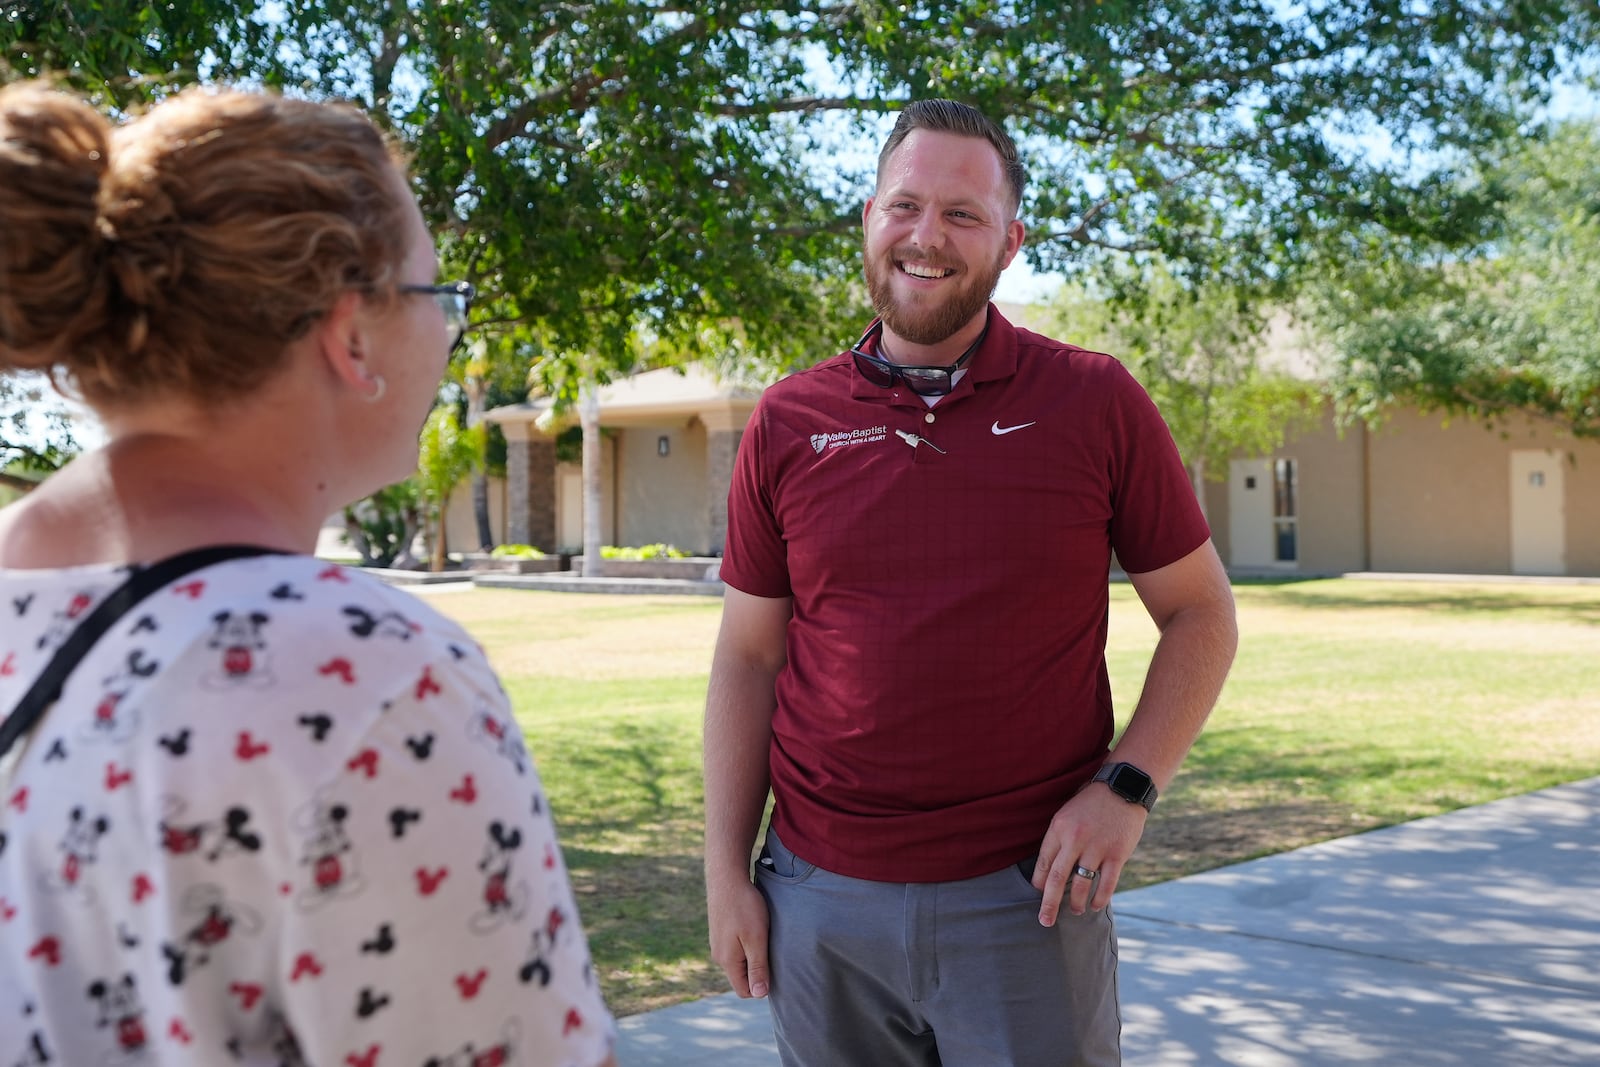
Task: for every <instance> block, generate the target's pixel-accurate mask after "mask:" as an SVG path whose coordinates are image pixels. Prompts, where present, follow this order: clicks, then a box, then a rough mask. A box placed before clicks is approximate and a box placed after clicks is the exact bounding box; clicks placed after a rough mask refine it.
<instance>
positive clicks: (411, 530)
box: [344, 478, 422, 570]
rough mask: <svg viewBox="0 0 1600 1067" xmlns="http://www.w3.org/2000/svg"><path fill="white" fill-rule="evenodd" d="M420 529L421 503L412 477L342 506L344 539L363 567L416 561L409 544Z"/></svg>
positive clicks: (405, 567) (400, 565) (406, 564)
mask: <svg viewBox="0 0 1600 1067" xmlns="http://www.w3.org/2000/svg"><path fill="white" fill-rule="evenodd" d="M421 529H422V504H421V498H420V496H419V495H418V492H417V481H416V479H415V478H407V479H406V480H405V481H403V482H396V483H395V484H394V485H390V486H386V487H384V488H383V489H380V490H378V491H377V492H376V493H373V494H372V495H371V496H368V497H364V498H363V499H361V500H357V501H355V502H353V503H351V504H348V505H346V506H345V508H344V530H345V540H346V541H348V542H349V543H350V546H351V547H352V548H354V549H355V550H356V552H357V553H358V554H360V556H361V565H362V566H363V567H397V568H400V569H403V570H409V569H411V568H412V567H414V566H415V565H416V560H415V559H414V558H413V557H412V555H411V545H412V543H413V542H415V541H416V539H417V533H418V532H419V531H420V530H421Z"/></svg>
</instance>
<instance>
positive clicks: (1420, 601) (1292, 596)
mask: <svg viewBox="0 0 1600 1067" xmlns="http://www.w3.org/2000/svg"><path fill="white" fill-rule="evenodd" d="M1234 584H1235V586H1251V585H1274V586H1276V585H1279V584H1287V583H1279V582H1276V581H1264V582H1255V581H1250V582H1235V583H1234ZM1336 588H1338V587H1337V586H1336V585H1333V584H1324V585H1323V586H1322V587H1321V588H1318V589H1274V590H1273V595H1272V599H1271V604H1272V605H1274V606H1282V607H1296V608H1328V609H1337V610H1341V611H1352V612H1360V611H1383V610H1393V609H1402V610H1416V611H1428V612H1440V613H1444V614H1448V615H1475V614H1485V613H1490V614H1504V615H1506V616H1508V617H1510V618H1513V619H1514V618H1516V617H1519V616H1522V617H1528V618H1536V619H1539V620H1540V621H1546V622H1558V623H1571V624H1576V625H1580V626H1600V595H1596V596H1592V597H1581V598H1574V599H1572V600H1565V599H1555V598H1549V599H1546V598H1540V597H1536V596H1529V595H1528V593H1526V592H1524V591H1521V590H1519V589H1516V588H1507V589H1506V590H1505V591H1504V592H1498V591H1489V590H1484V589H1482V588H1475V589H1474V590H1473V592H1471V593H1461V592H1456V593H1451V592H1449V591H1448V587H1444V588H1438V589H1435V588H1430V587H1426V586H1419V587H1403V586H1399V585H1396V586H1395V587H1393V588H1392V589H1385V590H1384V591H1383V592H1382V593H1376V594H1370V595H1359V594H1341V593H1336V592H1334V591H1333V590H1334V589H1336Z"/></svg>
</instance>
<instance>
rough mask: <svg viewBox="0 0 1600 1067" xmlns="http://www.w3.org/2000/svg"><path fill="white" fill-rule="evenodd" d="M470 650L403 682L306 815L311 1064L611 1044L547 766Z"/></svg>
mask: <svg viewBox="0 0 1600 1067" xmlns="http://www.w3.org/2000/svg"><path fill="white" fill-rule="evenodd" d="M463 655H466V653H464V652H463V650H461V649H459V648H454V647H453V648H451V649H450V650H449V651H446V652H444V653H443V658H442V660H440V659H435V660H433V661H423V662H418V663H416V665H415V668H414V673H403V674H402V675H401V676H400V677H398V678H396V679H394V684H395V686H396V688H395V690H394V692H393V693H392V695H391V696H390V697H389V698H388V699H387V700H386V701H385V703H384V705H383V711H382V713H381V715H380V717H378V718H377V719H376V720H375V722H374V723H373V725H372V726H371V728H370V729H368V730H366V731H365V732H364V733H363V734H362V735H361V736H360V737H359V738H358V739H356V740H355V741H354V742H352V743H350V744H349V745H348V746H347V749H346V751H347V753H348V754H347V755H346V756H345V759H344V764H343V770H342V772H340V773H338V774H336V775H335V776H334V777H333V779H332V780H331V781H328V782H327V783H326V784H325V785H323V786H322V787H321V788H320V789H319V790H317V791H316V794H315V795H314V796H313V797H311V798H309V800H308V801H307V803H306V804H305V806H304V807H303V808H302V809H301V811H300V812H298V813H297V815H296V816H295V819H294V826H295V835H296V838H297V840H296V844H295V846H294V848H295V852H296V855H294V856H293V857H291V861H292V862H293V864H294V869H295V873H294V883H293V884H294V886H295V889H294V892H293V900H292V901H291V903H290V908H291V911H290V917H289V918H288V919H287V920H286V921H285V923H284V925H283V927H282V936H281V939H280V953H281V968H282V973H281V974H280V975H279V981H280V988H281V989H282V991H283V1004H284V1009H285V1015H286V1021H287V1023H288V1025H289V1027H290V1029H291V1030H292V1031H293V1033H294V1035H295V1039H296V1041H297V1043H298V1045H299V1047H300V1051H301V1053H302V1054H303V1055H304V1056H305V1058H306V1060H307V1062H311V1063H363V1062H373V1063H390V1062H395V1059H394V1056H393V1055H389V1054H385V1053H384V1050H391V1051H392V1052H393V1053H396V1054H400V1053H403V1057H404V1061H405V1062H434V1061H435V1060H436V1061H437V1062H441V1063H443V1062H450V1063H455V1062H472V1063H480V1062H482V1063H503V1062H505V1063H509V1062H515V1063H520V1064H527V1065H530V1067H586V1065H592V1064H595V1063H598V1062H600V1061H601V1060H602V1059H603V1058H604V1057H605V1056H606V1054H607V1053H608V1052H609V1050H610V1048H611V1045H612V1042H613V1040H614V1036H615V1034H614V1026H613V1023H612V1020H611V1018H610V1015H609V1014H608V1012H607V1010H606V1007H605V1004H604V1002H603V1000H602V998H601V994H600V990H599V988H598V983H597V980H596V976H595V973H594V969H593V967H592V965H591V963H590V959H589V952H588V945H587V942H586V940H585V937H584V933H583V929H582V926H581V924H580V923H579V920H578V912H577V907H576V904H575V901H574V898H573V893H572V889H571V886H570V883H569V880H568V877H567V871H566V866H565V864H564V862H563V860H562V856H561V850H560V848H559V846H558V845H557V841H556V834H555V827H554V824H553V821H552V818H551V812H550V808H549V804H548V802H547V801H546V798H545V795H544V791H543V789H542V788H541V785H540V781H539V775H538V771H537V770H536V768H535V767H534V765H533V763H532V761H531V759H530V758H529V756H528V753H527V751H526V750H525V748H524V746H523V741H522V736H521V731H520V728H519V727H518V726H517V724H516V721H515V720H514V719H513V717H512V715H511V713H510V709H509V706H508V703H507V700H506V698H505V695H504V694H503V693H502V692H501V691H500V689H499V687H498V685H497V684H496V683H495V681H494V679H493V676H492V674H490V672H489V671H488V668H487V666H483V667H482V668H481V669H480V670H476V671H474V670H469V669H466V665H463V664H459V663H456V662H452V661H451V660H452V657H459V656H463ZM374 1050H376V1054H375V1052H374ZM430 1057H432V1058H434V1059H430ZM453 1057H460V1058H459V1059H457V1058H453Z"/></svg>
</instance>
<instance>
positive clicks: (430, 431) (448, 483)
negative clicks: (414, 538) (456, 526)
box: [412, 406, 483, 571]
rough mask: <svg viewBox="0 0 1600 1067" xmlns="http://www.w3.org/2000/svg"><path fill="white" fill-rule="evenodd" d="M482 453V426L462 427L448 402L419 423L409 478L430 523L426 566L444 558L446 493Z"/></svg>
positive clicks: (440, 567) (439, 563)
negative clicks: (414, 470)
mask: <svg viewBox="0 0 1600 1067" xmlns="http://www.w3.org/2000/svg"><path fill="white" fill-rule="evenodd" d="M482 457H483V427H482V426H481V425H480V426H476V427H473V428H471V429H466V428H463V427H462V425H461V423H460V421H459V420H458V419H457V418H456V413H455V411H454V410H453V409H452V408H450V407H449V406H441V407H436V408H434V409H433V411H432V412H430V413H429V415H428V420H427V422H425V423H424V424H423V426H422V437H421V439H420V443H419V448H418V453H417V473H416V474H415V475H414V476H413V478H412V480H413V481H414V482H415V483H416V487H417V494H418V496H419V497H420V499H421V503H422V506H423V508H424V509H425V510H426V512H427V516H428V520H429V522H430V524H431V525H432V528H433V530H432V533H431V535H430V536H429V541H430V542H431V543H432V549H433V552H432V556H433V558H432V561H431V563H430V569H432V570H435V571H442V570H444V568H445V564H446V561H447V556H446V552H447V548H448V545H447V543H446V542H447V538H446V536H445V529H446V525H445V524H446V522H447V521H448V519H449V513H450V495H451V494H452V493H454V492H455V489H456V486H458V485H460V484H461V483H462V482H463V481H465V480H466V478H467V476H468V475H469V474H471V473H472V470H473V468H474V467H475V466H477V465H478V464H479V463H480V462H481V461H482Z"/></svg>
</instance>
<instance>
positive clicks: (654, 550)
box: [600, 541, 689, 559]
mask: <svg viewBox="0 0 1600 1067" xmlns="http://www.w3.org/2000/svg"><path fill="white" fill-rule="evenodd" d="M600 558H601V559H688V558H689V553H687V552H685V551H683V549H681V548H678V547H677V546H675V545H668V544H663V543H661V542H660V541H657V542H656V543H655V544H653V545H641V546H639V547H638V548H628V547H618V546H617V545H601V546H600Z"/></svg>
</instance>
